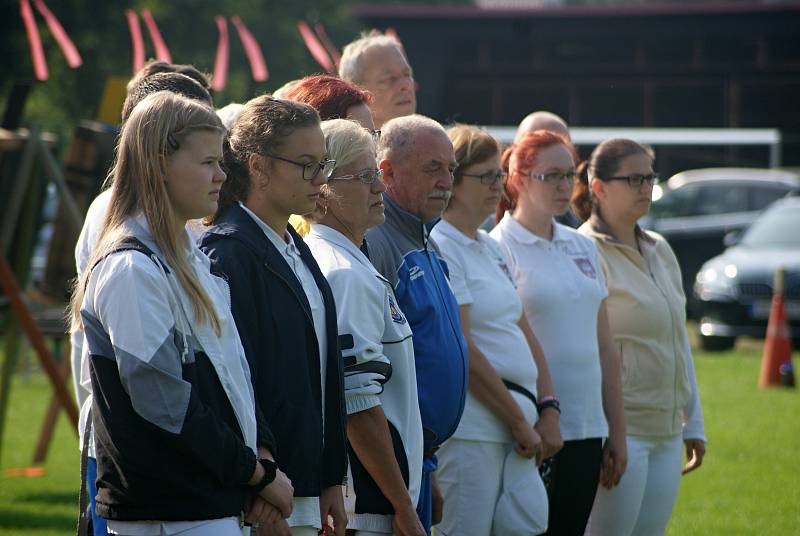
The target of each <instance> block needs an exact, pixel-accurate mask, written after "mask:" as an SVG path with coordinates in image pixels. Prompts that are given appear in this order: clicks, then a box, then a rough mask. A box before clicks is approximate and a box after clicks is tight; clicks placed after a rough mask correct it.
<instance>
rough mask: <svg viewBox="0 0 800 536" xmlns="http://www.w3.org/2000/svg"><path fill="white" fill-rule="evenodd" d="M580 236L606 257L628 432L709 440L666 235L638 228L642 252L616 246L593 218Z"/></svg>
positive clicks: (678, 281)
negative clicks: (594, 244)
mask: <svg viewBox="0 0 800 536" xmlns="http://www.w3.org/2000/svg"><path fill="white" fill-rule="evenodd" d="M579 232H581V233H583V234H584V235H586V236H588V237H590V238H591V239H592V240H594V241H595V243H596V244H597V249H598V250H599V252H600V264H601V267H602V269H603V273H604V274H605V277H606V284H607V285H608V298H607V300H606V307H607V309H608V317H609V322H610V324H611V333H612V334H613V336H614V342H615V343H616V344H617V349H618V350H619V353H620V357H621V360H622V389H623V397H624V404H625V421H626V428H627V433H628V434H631V435H644V436H672V435H675V434H678V433H681V432H683V435H684V438H685V439H689V438H693V439H694V438H697V439H705V437H704V432H703V416H702V410H701V409H700V401H699V397H698V395H697V382H696V380H695V374H694V365H693V362H692V354H691V350H690V348H689V341H688V336H687V332H686V298H685V296H684V294H683V287H682V286H681V272H680V268H679V266H678V261H677V259H676V258H675V254H674V253H673V252H672V249H671V248H670V247H669V245H668V244H667V242H666V240H664V238H663V237H661V236H660V235H658V234H656V233H653V232H650V231H643V230H641V229H640V228H638V227H637V235H638V238H639V247H640V248H641V252H640V251H639V250H637V249H634V248H631V247H630V246H627V245H625V244H623V243H622V242H620V241H618V240H617V239H616V238H615V237H614V236H613V235H612V234H611V232H610V230H609V229H608V227H607V226H606V225H605V223H604V222H603V221H602V220H601V219H600V218H599V217H598V216H597V215H593V216H592V217H591V218H590V219H589V221H587V222H586V223H584V224H583V225H582V226H581V228H580V229H579Z"/></svg>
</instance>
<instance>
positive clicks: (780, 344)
mask: <svg viewBox="0 0 800 536" xmlns="http://www.w3.org/2000/svg"><path fill="white" fill-rule="evenodd" d="M783 281H784V271H783V268H778V270H776V271H775V284H774V286H773V289H774V290H773V293H772V308H771V309H770V312H769V323H768V324H767V340H766V341H764V355H763V357H762V358H761V374H760V376H759V378H758V386H759V387H760V388H762V389H763V388H764V387H769V386H771V385H781V367H784V368H785V369H788V370H791V364H792V340H791V338H790V337H789V323H788V322H787V320H786V308H785V307H784V304H783ZM787 363H788V367H787V366H786V364H787Z"/></svg>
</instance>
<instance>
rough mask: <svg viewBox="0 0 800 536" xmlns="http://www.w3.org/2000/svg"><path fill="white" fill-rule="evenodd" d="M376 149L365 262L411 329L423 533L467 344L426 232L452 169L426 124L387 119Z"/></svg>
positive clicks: (457, 405)
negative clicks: (379, 203)
mask: <svg viewBox="0 0 800 536" xmlns="http://www.w3.org/2000/svg"><path fill="white" fill-rule="evenodd" d="M382 132H383V134H382V135H381V141H380V145H379V148H378V162H379V164H378V165H379V167H380V168H381V169H382V170H383V176H384V180H385V182H386V193H385V194H384V203H385V205H386V221H385V223H383V224H382V225H379V226H377V227H374V228H373V229H371V230H370V231H368V232H367V242H368V244H369V254H370V260H371V261H372V263H373V264H374V265H375V267H376V268H377V269H378V271H379V272H380V273H381V274H382V275H383V276H384V277H385V278H386V279H387V280H388V281H389V282H390V283H391V284H392V286H393V287H394V289H395V294H396V295H397V301H398V302H399V303H398V304H399V306H400V309H401V310H402V311H403V312H404V313H405V316H406V318H407V319H408V323H409V325H410V326H411V331H412V332H413V339H412V340H413V343H414V361H415V367H416V372H417V394H418V396H419V409H420V414H421V416H422V428H423V437H424V446H425V453H424V460H423V474H422V485H421V489H420V500H419V504H418V505H417V513H418V514H419V517H420V520H421V521H422V524H423V526H424V527H425V529H426V531H428V532H430V527H431V525H432V524H436V523H438V522H439V521H440V520H441V506H442V498H441V493H439V490H438V486H437V485H436V482H435V478H434V475H433V472H434V471H435V470H436V456H435V452H436V449H438V447H439V446H440V445H441V444H442V443H443V442H444V441H445V440H446V439H447V438H449V437H450V436H451V435H452V434H453V432H454V431H455V430H456V428H457V427H458V423H459V422H460V420H461V414H462V413H463V411H464V400H465V396H466V392H467V345H466V342H465V340H464V337H463V335H462V332H461V321H460V317H459V308H458V304H457V302H456V299H455V296H454V295H453V292H452V291H451V290H450V285H449V283H448V281H447V268H446V265H445V264H444V262H443V261H442V260H441V257H440V255H439V250H438V249H437V247H436V245H435V244H434V243H433V241H432V240H431V239H430V238H429V236H428V232H429V231H430V229H431V228H432V227H433V225H434V224H435V223H436V222H437V221H438V220H439V218H440V216H441V213H442V211H443V210H444V208H445V206H446V205H447V201H448V199H449V197H450V192H451V189H452V187H453V171H454V170H455V168H456V166H457V162H456V159H455V154H454V153H453V145H452V143H450V139H449V138H448V137H447V133H446V132H445V130H444V129H443V128H442V126H441V125H440V124H439V123H437V122H436V121H434V120H433V119H430V118H427V117H424V116H421V115H410V116H404V117H398V118H396V119H392V120H390V121H388V122H387V123H386V124H385V125H384V126H383V129H382Z"/></svg>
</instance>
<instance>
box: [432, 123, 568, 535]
mask: <svg viewBox="0 0 800 536" xmlns="http://www.w3.org/2000/svg"><path fill="white" fill-rule="evenodd" d="M448 136H449V137H450V140H451V141H452V142H453V149H454V151H455V155H456V160H457V161H458V168H457V169H456V171H455V173H454V182H453V195H452V196H451V198H450V202H449V204H448V206H447V208H446V209H445V211H444V214H443V215H442V221H440V222H439V223H438V224H437V225H436V227H435V228H434V229H433V231H432V233H431V236H432V237H433V238H434V239H435V240H436V243H437V244H438V245H439V250H440V251H441V253H442V256H443V257H444V259H445V260H446V261H447V266H448V269H449V271H450V285H451V287H452V288H453V293H454V294H455V296H456V300H457V301H458V304H459V307H460V312H461V329H462V331H463V333H464V337H465V338H466V340H467V345H468V348H469V395H468V397H467V402H466V406H465V408H464V415H463V416H462V417H461V423H460V424H459V427H458V429H457V430H456V432H455V434H453V437H452V438H451V439H450V440H448V441H447V443H445V444H444V445H443V446H442V448H441V449H440V450H439V484H440V486H441V487H442V492H443V494H444V500H445V502H444V515H443V519H442V523H441V524H440V525H439V526H438V527H437V529H438V530H441V531H442V532H443V533H444V534H486V535H488V534H490V533H492V529H493V525H494V532H493V533H494V534H507V533H516V531H517V530H522V532H524V533H526V534H533V533H534V532H536V530H537V529H538V530H544V528H545V527H546V518H547V496H546V495H545V493H544V487H543V486H542V483H541V480H540V477H539V474H538V472H537V471H536V462H538V461H541V460H542V459H543V458H549V457H551V456H553V455H554V454H555V453H556V452H558V450H559V449H560V448H561V443H562V441H561V433H560V431H559V413H558V409H557V406H555V405H554V404H552V403H551V404H548V403H547V402H548V401H551V402H552V400H553V398H554V396H553V395H554V393H553V386H552V383H551V381H550V374H549V371H548V367H547V362H546V360H545V358H544V355H543V353H542V350H541V347H540V346H539V342H538V340H537V339H536V337H535V336H534V334H533V333H532V332H531V329H530V327H529V325H528V321H527V319H526V318H525V315H524V313H523V309H522V302H521V301H520V298H519V296H518V295H517V292H516V289H515V287H514V282H513V280H512V278H511V272H510V271H509V269H508V266H507V263H506V260H505V258H504V255H503V253H502V251H501V250H500V247H499V246H498V244H497V243H496V242H495V241H494V240H492V239H491V238H490V237H489V235H488V234H486V232H485V231H483V230H481V229H479V226H480V224H481V222H483V221H484V220H485V219H486V217H487V216H488V215H489V214H493V213H494V212H495V209H496V208H497V204H498V202H499V201H500V198H501V196H502V194H503V184H504V182H505V178H506V174H505V172H504V171H503V169H502V167H501V164H500V147H499V146H498V144H497V141H495V139H494V138H492V136H491V135H489V134H488V133H486V132H484V131H482V130H480V129H478V128H476V127H470V126H466V125H459V126H455V127H453V128H451V129H450V130H449V131H448ZM537 398H538V400H537ZM537 402H538V403H539V408H537ZM537 409H540V411H541V416H539V415H538V412H537ZM533 458H538V460H533ZM526 459H527V460H526ZM476 460H480V463H476ZM507 462H508V463H507ZM515 463H516V465H517V466H518V467H519V468H520V469H523V470H524V469H526V470H527V473H525V472H524V471H520V473H521V474H519V475H517V476H518V477H519V478H520V479H522V481H525V482H526V484H527V486H526V487H523V486H521V485H520V484H516V485H517V487H518V488H520V489H527V492H526V493H527V494H526V495H525V496H523V497H521V500H520V503H521V504H525V505H526V506H525V507H524V508H519V507H517V508H515V509H514V510H515V512H514V513H515V514H516V515H518V516H519V517H522V515H523V514H530V513H532V512H534V511H538V512H540V516H539V519H538V523H531V524H528V525H527V526H526V525H524V524H523V525H518V526H508V525H503V523H507V522H508V520H509V519H508V518H510V517H512V516H511V515H509V513H508V512H506V511H504V510H503V509H502V504H503V502H498V501H499V500H500V499H501V496H502V495H503V492H504V488H511V487H512V486H514V485H515V481H514V480H513V479H511V478H504V472H505V470H506V469H507V468H510V467H511V465H512V464H515ZM507 476H508V477H510V476H511V475H507ZM537 491H539V492H540V493H539V494H538V495H537ZM498 505H500V509H498ZM532 519H533V520H535V518H532ZM512 531H514V532H512Z"/></svg>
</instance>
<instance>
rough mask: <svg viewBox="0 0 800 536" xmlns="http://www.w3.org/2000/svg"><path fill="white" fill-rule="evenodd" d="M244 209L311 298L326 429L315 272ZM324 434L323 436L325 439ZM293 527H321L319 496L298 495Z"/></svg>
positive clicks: (324, 343) (324, 347)
mask: <svg viewBox="0 0 800 536" xmlns="http://www.w3.org/2000/svg"><path fill="white" fill-rule="evenodd" d="M239 205H240V206H241V207H242V209H244V211H245V212H246V213H247V214H249V215H250V217H251V218H253V221H255V222H256V224H257V225H258V227H259V228H260V229H261V230H262V231H263V232H264V234H265V235H266V236H267V238H269V241H270V242H272V245H274V246H275V247H276V248H277V250H278V251H279V252H280V253H281V255H282V256H283V258H284V259H285V260H286V262H287V263H288V264H289V268H291V269H292V272H294V275H295V276H296V277H297V279H298V281H300V284H301V285H302V287H303V290H304V291H305V293H306V298H307V299H308V305H309V306H310V307H311V318H312V320H313V321H314V332H315V333H316V335H317V344H318V345H319V373H320V385H321V386H322V391H321V392H322V423H323V427H322V429H323V432H324V430H325V424H324V423H325V374H326V370H327V356H328V332H327V330H326V328H325V302H324V301H323V298H322V292H321V291H320V290H319V287H318V286H317V282H316V281H315V280H314V274H312V273H311V270H309V269H308V266H306V263H305V262H303V259H302V257H301V256H300V250H299V249H297V246H296V245H295V243H294V240H293V239H292V237H291V236H290V235H289V234H288V233H287V232H286V231H284V235H283V237H281V236H279V235H278V233H276V232H275V231H274V230H273V229H272V227H270V226H269V225H267V224H266V223H264V222H263V221H262V220H261V218H259V217H258V216H257V215H256V214H255V212H253V211H252V210H250V209H249V208H247V207H246V206H244V204H243V203H240V204H239ZM324 440H325V437H324V436H323V442H324ZM286 521H287V523H289V526H290V527H304V526H311V527H315V528H321V521H320V515H319V498H318V497H295V498H294V501H293V507H292V515H291V516H290V517H289V519H287V520H286Z"/></svg>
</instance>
